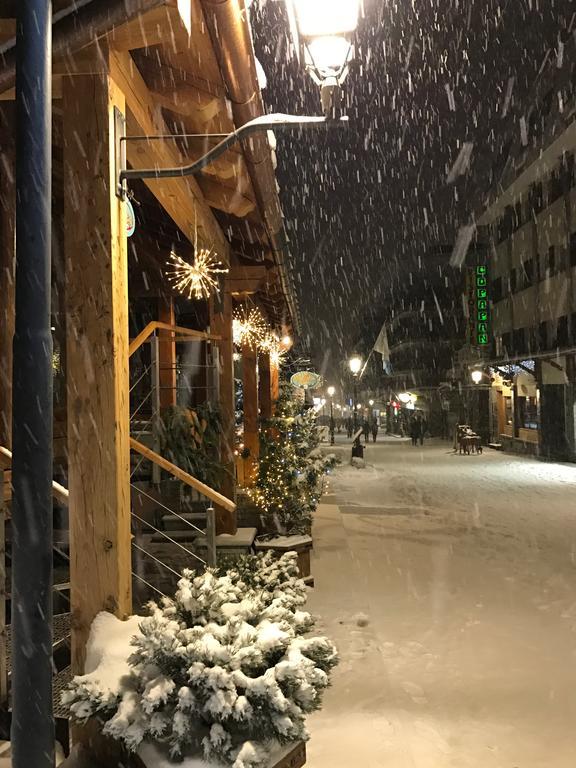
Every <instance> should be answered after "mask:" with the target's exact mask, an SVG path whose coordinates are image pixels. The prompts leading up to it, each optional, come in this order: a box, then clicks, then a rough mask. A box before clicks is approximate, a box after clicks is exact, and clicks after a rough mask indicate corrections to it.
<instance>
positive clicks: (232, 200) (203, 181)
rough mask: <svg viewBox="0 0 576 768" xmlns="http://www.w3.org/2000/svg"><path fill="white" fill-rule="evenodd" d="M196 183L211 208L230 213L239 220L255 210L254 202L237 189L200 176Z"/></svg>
mask: <svg viewBox="0 0 576 768" xmlns="http://www.w3.org/2000/svg"><path fill="white" fill-rule="evenodd" d="M198 183H199V185H200V189H201V190H202V192H203V193H204V197H205V199H206V202H207V203H208V205H209V206H210V207H211V208H217V209H218V210H219V211H224V213H231V214H232V215H234V216H238V218H239V219H243V218H244V217H245V216H247V215H248V214H249V213H252V211H253V210H254V209H255V208H256V203H255V202H254V200H252V199H251V198H249V197H247V196H246V195H243V194H242V193H241V192H239V191H238V189H231V188H230V187H227V186H225V185H224V184H221V183H219V182H218V181H215V180H214V179H213V178H210V177H208V176H201V177H199V179H198Z"/></svg>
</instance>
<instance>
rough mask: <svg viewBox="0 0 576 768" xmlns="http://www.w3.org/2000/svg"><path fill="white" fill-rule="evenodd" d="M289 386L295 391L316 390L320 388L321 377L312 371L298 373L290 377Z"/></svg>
mask: <svg viewBox="0 0 576 768" xmlns="http://www.w3.org/2000/svg"><path fill="white" fill-rule="evenodd" d="M290 384H292V386H293V387H296V388H297V389H318V387H321V386H322V376H320V374H318V373H314V372H313V371H298V373H295V374H294V375H293V376H292V377H291V379H290Z"/></svg>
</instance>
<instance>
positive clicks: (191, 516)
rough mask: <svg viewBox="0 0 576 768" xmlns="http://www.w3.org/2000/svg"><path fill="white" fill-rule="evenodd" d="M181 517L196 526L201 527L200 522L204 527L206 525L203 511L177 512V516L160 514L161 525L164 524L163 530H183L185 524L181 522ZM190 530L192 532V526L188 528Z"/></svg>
mask: <svg viewBox="0 0 576 768" xmlns="http://www.w3.org/2000/svg"><path fill="white" fill-rule="evenodd" d="M182 518H183V519H184V520H186V521H187V522H189V523H192V525H195V526H196V527H197V528H200V527H202V525H201V524H202V523H203V524H204V527H205V526H206V513H205V512H178V517H176V515H171V514H166V515H162V525H163V526H164V530H165V531H178V530H179V531H183V530H184V529H185V528H186V525H185V524H183V523H182ZM190 532H191V533H194V529H193V528H192V527H191V528H190ZM196 533H198V531H196ZM170 535H171V534H170Z"/></svg>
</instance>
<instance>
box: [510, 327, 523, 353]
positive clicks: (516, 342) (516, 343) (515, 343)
mask: <svg viewBox="0 0 576 768" xmlns="http://www.w3.org/2000/svg"><path fill="white" fill-rule="evenodd" d="M512 349H513V351H514V354H515V355H521V354H523V353H524V352H526V333H525V330H524V328H517V329H516V330H515V331H514V332H513V333H512Z"/></svg>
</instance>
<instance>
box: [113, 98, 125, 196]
mask: <svg viewBox="0 0 576 768" xmlns="http://www.w3.org/2000/svg"><path fill="white" fill-rule="evenodd" d="M114 150H115V152H114V178H115V179H116V197H119V198H120V200H125V199H126V192H127V185H126V181H125V180H124V179H123V178H122V171H125V170H126V116H125V115H124V114H123V113H122V112H121V111H120V110H119V109H118V107H114Z"/></svg>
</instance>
